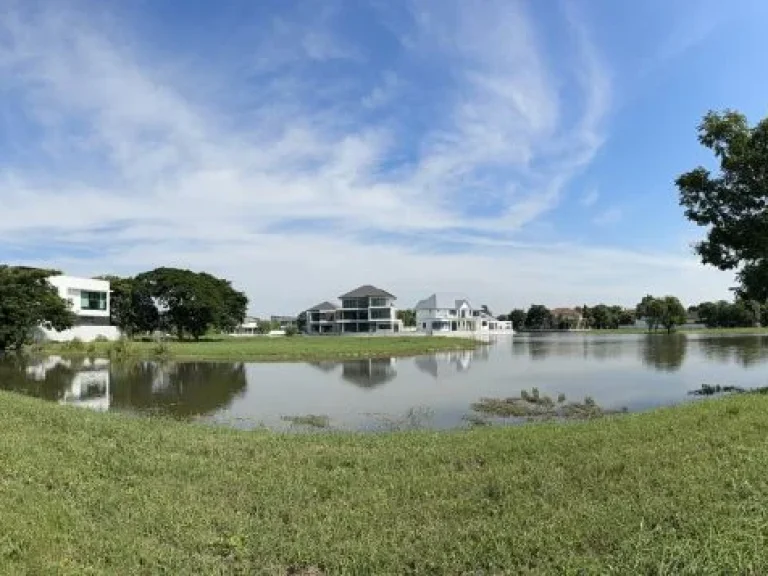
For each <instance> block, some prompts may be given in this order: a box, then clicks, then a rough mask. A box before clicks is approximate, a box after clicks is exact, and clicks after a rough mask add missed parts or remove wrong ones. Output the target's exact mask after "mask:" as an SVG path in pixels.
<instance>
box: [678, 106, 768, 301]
mask: <svg viewBox="0 0 768 576" xmlns="http://www.w3.org/2000/svg"><path fill="white" fill-rule="evenodd" d="M698 138H699V142H700V143H701V144H702V145H703V146H705V147H706V148H708V149H710V150H711V151H712V153H713V154H714V156H715V160H716V162H717V164H718V169H717V170H716V171H715V172H714V173H713V171H710V170H709V169H707V168H705V167H703V166H699V167H697V168H694V169H693V170H691V171H690V172H686V173H684V174H681V175H680V176H679V177H678V178H677V179H676V181H675V183H676V185H677V187H678V190H679V192H680V204H681V205H682V206H683V207H684V208H685V215H686V217H687V218H688V219H690V220H691V221H693V222H695V223H696V224H698V225H699V226H702V227H705V228H707V234H706V238H705V239H704V240H702V241H701V242H699V243H697V244H696V245H695V250H696V252H697V253H698V255H699V256H700V257H701V260H702V262H703V263H705V264H711V265H713V266H716V267H718V268H719V269H721V270H738V273H737V278H738V280H739V284H740V286H739V290H738V293H739V294H740V295H741V296H743V297H745V298H751V299H756V300H759V301H761V302H765V301H766V300H768V118H767V119H763V120H761V121H760V122H759V123H757V124H756V125H754V126H750V124H749V122H748V121H747V118H746V117H745V116H744V115H743V114H741V113H739V112H735V111H732V110H726V111H724V112H712V111H710V112H709V113H707V114H706V115H705V116H704V119H703V120H702V122H701V124H700V125H699V127H698Z"/></svg>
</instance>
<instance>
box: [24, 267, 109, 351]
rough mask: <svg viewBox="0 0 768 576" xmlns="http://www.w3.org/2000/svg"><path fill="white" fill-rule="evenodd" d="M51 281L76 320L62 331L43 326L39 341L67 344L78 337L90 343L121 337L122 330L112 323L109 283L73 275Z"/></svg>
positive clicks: (54, 277)
mask: <svg viewBox="0 0 768 576" xmlns="http://www.w3.org/2000/svg"><path fill="white" fill-rule="evenodd" d="M48 282H50V283H51V285H52V286H54V287H55V288H56V289H57V290H58V291H59V296H61V297H62V298H63V299H64V300H66V301H67V302H69V305H70V309H71V310H72V312H74V313H75V316H76V319H75V325H74V326H73V327H72V328H70V329H69V330H63V331H61V332H60V331H58V330H48V329H47V328H44V327H40V329H39V333H38V334H37V336H38V338H39V339H42V340H53V341H54V342H66V341H69V340H73V339H75V338H79V339H80V340H82V341H83V342H91V341H93V340H95V339H96V338H98V337H100V336H101V337H103V338H106V339H108V340H117V339H118V338H119V337H120V331H119V330H118V329H117V327H116V326H112V325H111V324H110V321H109V312H110V307H109V305H110V297H109V282H107V281H106V280H94V279H92V278H76V277H74V276H51V277H50V278H49V279H48Z"/></svg>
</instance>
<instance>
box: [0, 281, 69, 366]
mask: <svg viewBox="0 0 768 576" xmlns="http://www.w3.org/2000/svg"><path fill="white" fill-rule="evenodd" d="M56 274H58V272H56V271H53V270H40V269H36V268H23V267H14V266H0V352H2V351H4V350H8V349H20V348H21V347H22V346H23V345H24V344H26V343H27V342H29V340H30V339H31V337H32V333H33V331H34V329H35V328H37V327H38V326H44V327H46V328H48V329H55V330H66V329H67V328H71V327H72V325H73V323H74V321H75V316H74V314H73V313H72V311H70V309H69V304H68V303H67V301H66V300H64V299H63V298H61V297H60V296H59V293H58V291H57V290H56V288H54V287H53V286H52V285H51V284H50V282H48V278H49V277H51V276H53V275H56Z"/></svg>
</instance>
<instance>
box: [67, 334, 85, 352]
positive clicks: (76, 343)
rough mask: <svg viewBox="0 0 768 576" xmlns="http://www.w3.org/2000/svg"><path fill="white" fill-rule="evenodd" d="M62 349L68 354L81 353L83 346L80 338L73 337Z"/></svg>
mask: <svg viewBox="0 0 768 576" xmlns="http://www.w3.org/2000/svg"><path fill="white" fill-rule="evenodd" d="M64 349H65V350H67V351H68V352H82V351H83V350H85V344H83V341H82V340H81V339H80V338H77V337H75V338H72V340H69V341H68V342H66V343H65V344H64Z"/></svg>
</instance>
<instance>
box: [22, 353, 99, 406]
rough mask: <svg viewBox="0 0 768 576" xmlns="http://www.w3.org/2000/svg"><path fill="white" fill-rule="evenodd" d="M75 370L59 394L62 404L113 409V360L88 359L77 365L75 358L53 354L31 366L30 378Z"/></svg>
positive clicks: (27, 370)
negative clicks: (110, 389)
mask: <svg viewBox="0 0 768 576" xmlns="http://www.w3.org/2000/svg"><path fill="white" fill-rule="evenodd" d="M62 368H63V369H65V370H67V371H71V380H70V381H69V382H67V383H66V385H64V387H63V389H62V390H61V393H60V396H59V399H58V401H59V404H69V405H72V406H81V407H83V408H90V409H92V410H99V411H106V410H109V404H110V399H109V360H102V359H96V360H89V359H87V358H86V359H84V360H83V361H82V362H81V363H78V365H77V366H74V365H73V362H72V361H71V360H65V359H63V358H61V357H59V356H51V357H49V358H46V359H45V360H43V361H41V362H39V363H36V364H33V365H30V366H27V368H26V374H27V378H31V379H33V380H36V381H38V382H44V381H45V380H46V379H47V378H48V376H49V373H53V372H57V371H60V370H61V369H62Z"/></svg>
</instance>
